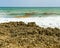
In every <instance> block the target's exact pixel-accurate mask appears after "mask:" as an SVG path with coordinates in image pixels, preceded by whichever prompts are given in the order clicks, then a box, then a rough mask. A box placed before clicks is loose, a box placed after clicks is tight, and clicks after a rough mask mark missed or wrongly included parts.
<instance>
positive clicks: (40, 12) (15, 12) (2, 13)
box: [0, 7, 60, 18]
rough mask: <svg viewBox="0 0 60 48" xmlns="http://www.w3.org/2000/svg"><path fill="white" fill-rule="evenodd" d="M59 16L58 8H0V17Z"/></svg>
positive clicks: (59, 8) (59, 9)
mask: <svg viewBox="0 0 60 48" xmlns="http://www.w3.org/2000/svg"><path fill="white" fill-rule="evenodd" d="M48 15H60V7H0V17H4V18H5V17H6V18H14V17H20V16H32V17H34V16H39V17H40V16H48Z"/></svg>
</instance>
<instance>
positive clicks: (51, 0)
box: [0, 0, 60, 7]
mask: <svg viewBox="0 0 60 48" xmlns="http://www.w3.org/2000/svg"><path fill="white" fill-rule="evenodd" d="M0 7H60V0H0Z"/></svg>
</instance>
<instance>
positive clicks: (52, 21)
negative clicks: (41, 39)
mask: <svg viewBox="0 0 60 48" xmlns="http://www.w3.org/2000/svg"><path fill="white" fill-rule="evenodd" d="M11 21H14V22H16V21H18V22H19V21H23V22H25V23H28V22H36V24H37V25H39V26H41V27H57V28H60V16H49V17H29V18H0V23H4V22H11Z"/></svg>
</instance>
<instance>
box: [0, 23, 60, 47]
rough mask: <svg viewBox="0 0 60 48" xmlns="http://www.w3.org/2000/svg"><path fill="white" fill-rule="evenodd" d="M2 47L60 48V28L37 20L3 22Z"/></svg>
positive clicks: (0, 40)
mask: <svg viewBox="0 0 60 48" xmlns="http://www.w3.org/2000/svg"><path fill="white" fill-rule="evenodd" d="M0 48H60V29H58V28H50V27H48V28H43V27H39V26H38V25H36V23H35V22H29V23H28V24H26V23H24V22H9V23H1V24H0Z"/></svg>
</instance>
